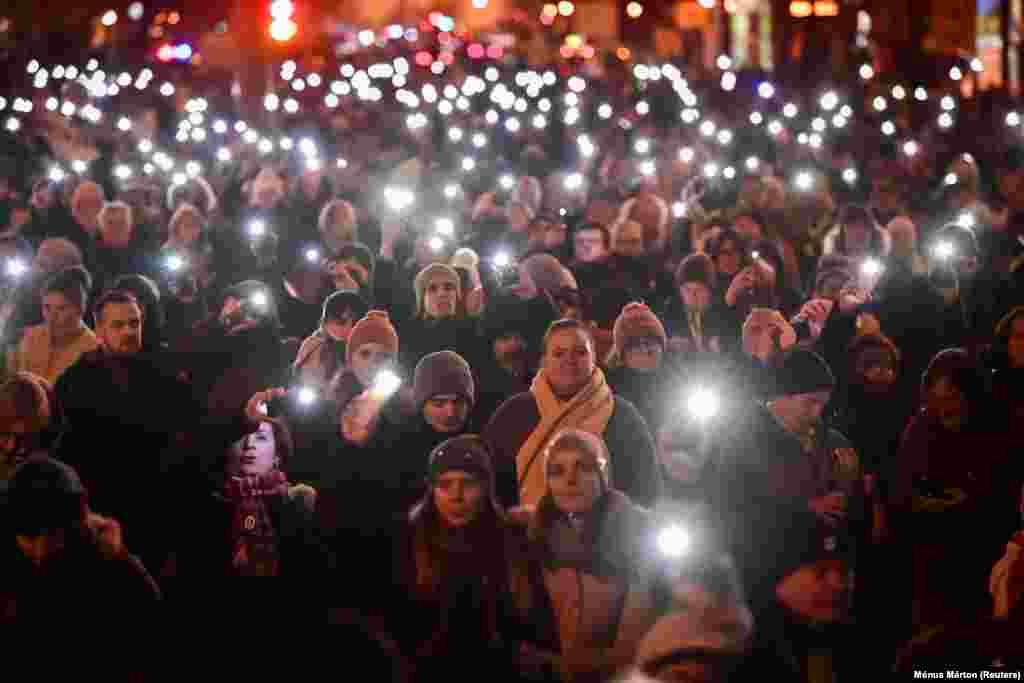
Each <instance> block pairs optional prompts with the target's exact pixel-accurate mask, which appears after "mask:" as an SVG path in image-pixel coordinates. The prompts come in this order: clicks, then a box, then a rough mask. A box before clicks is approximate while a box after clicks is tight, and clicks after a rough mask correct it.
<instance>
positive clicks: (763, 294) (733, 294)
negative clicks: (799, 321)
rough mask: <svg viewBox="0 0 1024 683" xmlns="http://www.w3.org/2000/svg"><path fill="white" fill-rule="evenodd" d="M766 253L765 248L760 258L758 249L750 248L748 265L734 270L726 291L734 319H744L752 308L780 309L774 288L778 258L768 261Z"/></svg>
mask: <svg viewBox="0 0 1024 683" xmlns="http://www.w3.org/2000/svg"><path fill="white" fill-rule="evenodd" d="M762 248H764V244H763V243H762ZM755 253H756V254H757V256H755ZM767 253H768V252H767V250H766V252H765V257H764V258H762V257H761V254H760V252H758V251H756V250H752V251H751V252H750V256H749V261H747V265H745V266H744V267H743V268H742V269H740V271H739V272H737V273H736V275H735V276H734V277H733V278H732V281H731V282H730V284H729V288H728V289H727V290H726V292H725V295H724V300H725V305H726V306H727V307H728V309H729V310H730V311H732V314H733V316H734V317H735V318H736V319H737V320H743V319H744V318H746V317H747V315H749V314H750V312H751V310H752V309H754V308H775V309H779V307H780V306H781V304H782V301H781V299H780V297H779V293H778V292H777V290H776V284H777V281H778V271H777V270H776V268H775V265H774V262H775V261H777V259H773V260H772V261H769V258H768V256H767ZM780 310H781V309H780Z"/></svg>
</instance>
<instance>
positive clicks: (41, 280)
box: [0, 238, 84, 343]
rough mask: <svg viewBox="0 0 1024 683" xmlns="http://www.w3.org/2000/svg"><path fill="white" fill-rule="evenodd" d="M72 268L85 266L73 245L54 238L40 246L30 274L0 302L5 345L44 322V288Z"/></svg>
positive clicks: (78, 251)
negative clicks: (63, 271) (55, 277)
mask: <svg viewBox="0 0 1024 683" xmlns="http://www.w3.org/2000/svg"><path fill="white" fill-rule="evenodd" d="M74 266H84V261H83V259H82V252H81V251H80V250H79V249H78V247H76V246H75V245H74V243H72V242H70V241H68V240H66V239H61V238H54V239H47V240H44V241H43V243H42V244H40V245H39V249H38V250H37V251H36V253H35V256H34V258H33V259H32V266H31V269H30V270H29V272H28V273H27V274H25V275H22V277H21V278H20V282H19V283H18V284H17V285H15V286H14V287H13V289H12V290H11V296H10V300H9V301H4V302H2V303H0V313H3V314H4V315H5V316H6V323H5V325H4V328H3V339H4V341H5V342H6V343H11V342H13V341H16V340H17V339H18V336H19V335H20V334H21V332H22V331H23V330H24V329H25V328H26V327H28V326H30V325H38V324H39V323H42V322H43V311H42V304H41V301H42V288H43V285H45V284H46V282H47V280H49V279H50V278H51V277H52V276H54V275H56V274H57V273H59V272H61V271H62V270H65V269H67V268H71V267H74ZM26 275H27V276H26Z"/></svg>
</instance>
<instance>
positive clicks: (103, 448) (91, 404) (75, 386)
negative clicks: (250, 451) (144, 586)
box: [54, 349, 241, 563]
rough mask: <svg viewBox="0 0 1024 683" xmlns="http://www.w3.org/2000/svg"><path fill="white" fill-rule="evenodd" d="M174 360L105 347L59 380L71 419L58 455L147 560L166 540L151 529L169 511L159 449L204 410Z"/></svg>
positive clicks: (98, 507)
mask: <svg viewBox="0 0 1024 683" xmlns="http://www.w3.org/2000/svg"><path fill="white" fill-rule="evenodd" d="M168 365H169V364H168V363H167V361H166V356H165V355H163V354H146V353H138V354H135V355H131V356H110V355H109V354H107V353H106V352H105V351H104V350H103V349H99V350H97V351H93V352H90V353H87V354H85V355H83V356H82V357H81V358H80V359H79V361H78V362H77V363H75V365H73V366H71V368H69V369H68V370H67V372H65V373H64V374H63V375H61V377H60V379H58V380H57V384H56V386H55V387H54V391H55V393H56V396H57V401H58V403H59V404H60V405H61V407H62V409H63V411H64V414H65V418H66V425H67V427H66V431H65V433H64V435H63V437H62V438H61V440H60V442H59V444H58V446H57V448H56V452H55V453H54V455H55V456H56V457H58V458H59V459H61V460H63V461H64V462H66V463H67V464H69V465H71V466H73V467H74V468H75V469H76V470H77V471H78V472H79V474H80V475H81V477H82V481H83V482H84V483H85V485H86V488H87V489H88V491H89V503H90V505H91V506H92V508H93V509H94V510H95V511H96V512H98V513H100V514H104V515H107V516H111V517H113V518H114V519H116V520H117V521H118V522H120V523H121V526H122V527H123V529H124V535H125V541H126V543H127V544H128V545H129V547H130V548H132V550H133V551H134V552H136V553H138V554H139V555H140V556H141V557H142V558H143V560H144V561H145V562H147V563H151V558H152V555H151V554H150V553H151V551H154V550H155V548H157V547H159V546H161V545H162V544H163V539H161V538H160V535H159V533H154V532H153V531H152V530H153V529H158V528H159V527H160V524H162V520H163V518H164V517H165V515H166V512H165V511H163V510H160V509H159V507H158V506H157V505H156V504H155V499H154V492H155V491H158V490H159V489H160V487H161V484H160V479H159V478H160V470H161V461H160V457H161V454H162V453H163V452H164V450H165V449H167V448H168V447H170V446H171V444H172V443H174V441H175V440H176V439H177V438H178V437H179V435H180V434H182V433H184V432H187V431H189V430H190V429H191V428H192V426H193V424H194V423H195V422H196V421H197V420H198V416H199V414H200V412H199V406H197V405H196V404H195V403H194V402H193V401H192V397H191V394H190V391H189V388H188V387H187V386H186V385H184V384H182V383H181V382H180V381H178V379H177V378H176V377H175V376H174V375H173V374H172V373H171V371H170V370H169V369H168ZM238 412H239V413H240V412H241V410H239V411H238Z"/></svg>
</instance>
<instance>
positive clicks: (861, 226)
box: [821, 204, 891, 261]
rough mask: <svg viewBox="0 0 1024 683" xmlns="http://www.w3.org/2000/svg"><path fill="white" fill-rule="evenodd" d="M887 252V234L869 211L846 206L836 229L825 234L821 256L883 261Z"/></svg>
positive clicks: (863, 208)
mask: <svg viewBox="0 0 1024 683" xmlns="http://www.w3.org/2000/svg"><path fill="white" fill-rule="evenodd" d="M890 250H891V243H890V237H889V234H888V233H887V232H886V231H885V230H884V229H883V228H882V227H881V226H880V225H878V222H877V221H876V220H875V217H874V215H873V214H872V213H871V210H870V209H867V208H865V207H863V206H860V205H858V204H847V205H846V206H844V207H842V208H841V209H840V210H839V217H838V219H837V221H836V225H835V227H833V228H832V229H831V230H829V231H828V232H827V233H825V237H824V240H823V244H822V249H821V253H822V254H823V255H824V254H842V255H844V256H846V257H848V258H850V259H853V260H854V261H859V260H862V259H864V258H867V257H869V256H872V257H874V258H880V259H884V258H885V257H886V256H888V255H889V252H890Z"/></svg>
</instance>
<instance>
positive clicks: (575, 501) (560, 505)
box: [529, 429, 668, 681]
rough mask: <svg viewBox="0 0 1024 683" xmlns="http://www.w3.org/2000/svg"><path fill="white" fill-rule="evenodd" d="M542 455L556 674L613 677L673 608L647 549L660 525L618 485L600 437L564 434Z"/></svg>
mask: <svg viewBox="0 0 1024 683" xmlns="http://www.w3.org/2000/svg"><path fill="white" fill-rule="evenodd" d="M543 458H544V462H543V470H544V487H545V492H544V495H543V497H542V498H541V500H540V502H539V503H538V504H537V509H536V512H534V513H533V514H532V517H531V518H530V522H529V538H530V547H531V553H532V555H533V556H534V558H536V559H537V560H539V561H540V563H541V565H542V567H543V576H544V585H545V587H546V588H547V592H548V596H549V598H550V600H551V603H552V608H553V609H554V613H555V618H556V622H557V626H558V635H559V641H560V645H561V655H560V657H559V661H558V669H559V671H560V673H561V674H562V676H563V679H565V680H573V681H590V680H594V681H603V680H607V679H608V676H610V675H612V674H614V673H615V672H616V671H618V670H619V669H621V668H623V667H624V666H628V665H629V664H630V663H631V662H632V661H633V659H634V658H635V655H636V650H637V646H638V644H639V643H640V641H641V639H642V638H643V636H644V634H645V633H646V632H647V631H648V629H649V628H650V627H651V626H652V625H653V624H654V623H655V621H656V620H657V618H658V616H659V610H660V607H659V606H660V605H662V604H666V605H667V599H668V592H667V590H665V591H664V592H661V591H660V590H659V588H658V587H659V585H660V584H659V581H658V580H657V579H656V578H655V577H656V576H657V575H658V572H657V571H656V565H655V564H654V563H653V562H652V561H651V553H650V549H649V548H647V547H646V545H647V542H648V541H649V540H650V539H652V538H653V524H652V522H651V519H650V517H649V515H648V513H647V512H646V511H645V510H643V509H642V508H640V507H638V506H636V505H634V504H633V503H632V502H630V500H629V498H627V497H626V495H625V494H623V493H621V492H620V491H617V490H615V489H614V488H613V487H612V479H611V468H610V465H609V461H610V458H609V455H608V448H607V447H606V446H605V444H604V441H603V440H602V439H601V438H600V437H598V436H596V435H594V434H592V433H590V432H587V431H583V430H581V429H564V430H561V431H559V432H558V433H556V434H555V435H554V437H553V438H552V439H551V440H550V442H549V443H548V445H547V446H546V447H545V449H544V453H543Z"/></svg>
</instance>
